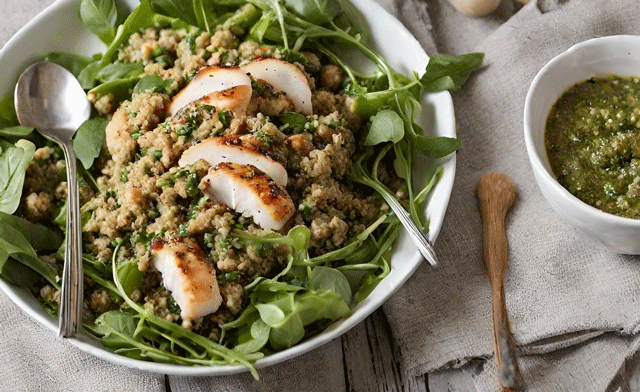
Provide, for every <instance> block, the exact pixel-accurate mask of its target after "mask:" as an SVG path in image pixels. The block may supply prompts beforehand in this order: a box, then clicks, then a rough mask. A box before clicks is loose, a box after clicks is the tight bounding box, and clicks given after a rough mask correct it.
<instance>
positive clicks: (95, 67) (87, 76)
mask: <svg viewBox="0 0 640 392" xmlns="http://www.w3.org/2000/svg"><path fill="white" fill-rule="evenodd" d="M102 67H103V63H102V60H96V61H94V62H92V63H89V64H87V66H86V67H84V68H83V69H82V71H80V72H79V73H78V82H79V83H80V86H82V88H83V89H85V90H89V89H92V88H94V87H95V86H96V84H97V82H98V78H97V75H98V72H99V71H100V69H102Z"/></svg>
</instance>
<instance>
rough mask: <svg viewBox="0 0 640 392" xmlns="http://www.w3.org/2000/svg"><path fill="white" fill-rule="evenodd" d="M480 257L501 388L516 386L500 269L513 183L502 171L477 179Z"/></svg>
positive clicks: (518, 379)
mask: <svg viewBox="0 0 640 392" xmlns="http://www.w3.org/2000/svg"><path fill="white" fill-rule="evenodd" d="M476 194H477V195H478V199H479V200H480V214H481V215H482V232H483V237H484V238H483V240H484V242H483V244H484V261H485V266H486V268H487V273H488V274H489V282H490V283H491V297H492V298H491V302H492V305H493V333H494V335H493V337H494V347H495V357H496V363H497V366H498V374H499V375H500V383H501V385H502V386H503V388H504V390H519V389H520V388H521V385H522V380H521V377H520V372H519V370H518V362H517V360H516V357H515V350H514V347H513V342H512V338H511V333H510V331H509V323H508V320H507V311H506V309H505V300H504V271H505V268H506V266H507V237H506V235H505V227H504V220H505V217H506V215H507V211H508V210H509V208H510V207H511V205H512V204H513V202H514V200H515V198H516V187H515V184H514V183H513V181H511V179H510V178H509V177H508V176H506V175H505V174H502V173H498V172H490V173H487V174H484V175H483V176H482V177H480V179H479V180H478V185H477V188H476Z"/></svg>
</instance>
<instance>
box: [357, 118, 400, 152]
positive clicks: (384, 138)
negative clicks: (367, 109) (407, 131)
mask: <svg viewBox="0 0 640 392" xmlns="http://www.w3.org/2000/svg"><path fill="white" fill-rule="evenodd" d="M403 137H404V122H403V121H402V118H401V117H400V116H399V115H398V113H396V112H394V111H393V110H390V109H385V110H381V111H379V112H378V113H376V114H375V115H374V116H373V117H371V127H370V128H369V133H368V134H367V138H366V139H365V140H364V145H365V146H373V145H376V144H379V143H384V142H393V143H397V142H399V141H400V140H402V138H403Z"/></svg>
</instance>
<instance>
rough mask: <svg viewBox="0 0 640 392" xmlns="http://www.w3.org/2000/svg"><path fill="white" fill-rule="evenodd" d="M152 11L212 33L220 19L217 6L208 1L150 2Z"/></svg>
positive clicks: (161, 0) (160, 0)
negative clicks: (216, 9)
mask: <svg viewBox="0 0 640 392" xmlns="http://www.w3.org/2000/svg"><path fill="white" fill-rule="evenodd" d="M150 5H151V9H152V10H153V11H154V12H156V13H158V14H161V15H166V16H169V17H172V18H176V19H180V20H182V21H184V22H186V23H188V24H190V25H191V26H196V27H199V28H200V29H202V30H206V31H207V32H208V33H211V31H212V28H213V27H215V24H216V22H217V19H218V15H217V14H216V12H215V8H214V7H215V5H214V2H212V1H206V0H150Z"/></svg>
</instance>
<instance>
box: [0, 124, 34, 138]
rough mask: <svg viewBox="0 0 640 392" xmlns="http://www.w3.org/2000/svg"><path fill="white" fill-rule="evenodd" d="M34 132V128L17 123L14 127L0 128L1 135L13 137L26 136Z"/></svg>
mask: <svg viewBox="0 0 640 392" xmlns="http://www.w3.org/2000/svg"><path fill="white" fill-rule="evenodd" d="M31 132H33V128H31V127H24V126H22V125H15V126H13V127H6V128H2V129H0V136H4V137H8V138H13V137H25V136H28V135H30V134H31Z"/></svg>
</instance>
